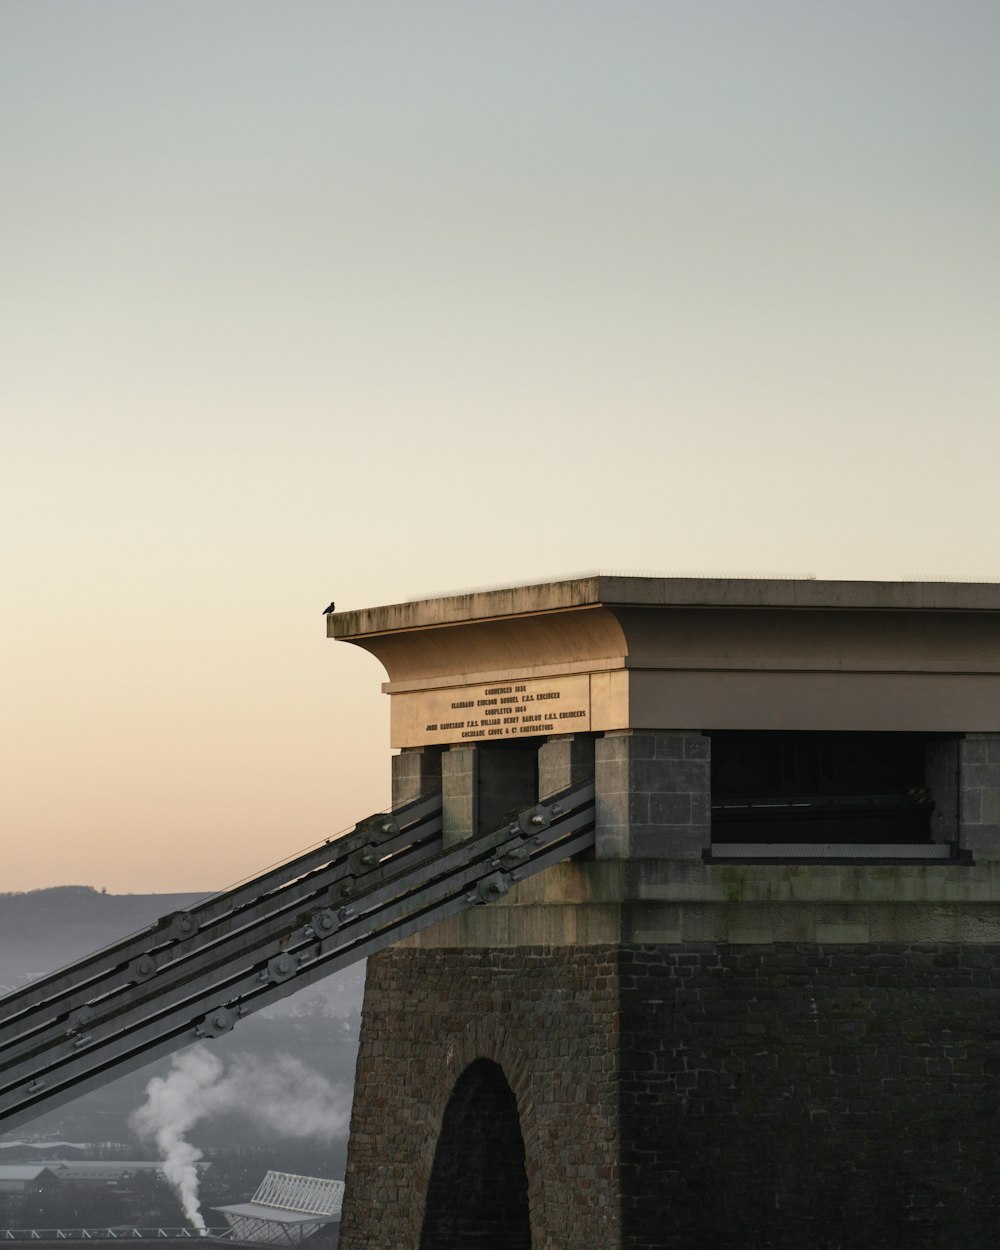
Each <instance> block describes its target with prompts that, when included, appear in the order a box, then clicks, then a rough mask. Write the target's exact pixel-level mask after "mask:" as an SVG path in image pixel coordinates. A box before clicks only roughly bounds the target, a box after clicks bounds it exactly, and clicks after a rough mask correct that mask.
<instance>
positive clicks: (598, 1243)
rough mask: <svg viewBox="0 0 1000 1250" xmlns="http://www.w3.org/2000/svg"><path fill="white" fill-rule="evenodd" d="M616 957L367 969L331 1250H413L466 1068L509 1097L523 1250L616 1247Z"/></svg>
mask: <svg viewBox="0 0 1000 1250" xmlns="http://www.w3.org/2000/svg"><path fill="white" fill-rule="evenodd" d="M617 963H618V954H617V948H616V947H614V946H607V947H568V948H553V947H518V948H513V949H508V950H427V951H421V950H390V951H386V952H384V953H382V954H380V955H376V956H375V957H373V958H372V959H370V960H369V961H368V977H367V983H366V988H365V1005H364V1014H363V1019H362V1031H361V1050H360V1053H359V1056H358V1068H357V1079H356V1083H355V1093H354V1110H353V1114H352V1122H351V1144H350V1154H349V1158H348V1168H347V1193H346V1195H345V1204H344V1213H343V1220H342V1223H341V1233H340V1250H417V1247H418V1246H419V1244H420V1231H421V1224H422V1220H423V1214H424V1205H425V1199H426V1195H427V1189H428V1184H429V1180H430V1175H431V1168H432V1165H433V1161H434V1151H435V1147H436V1144H437V1141H438V1136H439V1134H440V1131H441V1125H442V1121H443V1117H444V1112H445V1107H446V1106H447V1103H448V1100H449V1097H450V1095H451V1092H452V1090H453V1088H454V1086H455V1082H456V1081H457V1079H458V1077H459V1076H460V1075H461V1074H462V1073H463V1072H464V1071H465V1070H466V1069H467V1068H468V1066H469V1064H471V1063H472V1062H473V1061H474V1060H476V1059H479V1058H485V1059H490V1060H492V1061H493V1062H495V1063H497V1064H499V1065H500V1067H501V1068H502V1069H503V1072H504V1075H505V1076H506V1078H507V1081H508V1082H509V1084H510V1086H511V1087H512V1089H513V1092H514V1095H515V1097H516V1100H517V1107H518V1113H519V1117H520V1122H521V1132H522V1135H523V1138H524V1147H525V1166H526V1172H527V1179H528V1204H529V1209H530V1218H531V1244H532V1247H533V1250H582V1248H584V1247H600V1250H620V1247H621V1241H620V1235H619V1227H618V1220H619V1203H618V1196H617V1195H618V1154H619V1141H618V1083H617V1072H616V1069H617V1053H618V1028H617V1021H618V978H617Z"/></svg>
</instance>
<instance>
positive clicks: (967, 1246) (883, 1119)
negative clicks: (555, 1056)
mask: <svg viewBox="0 0 1000 1250" xmlns="http://www.w3.org/2000/svg"><path fill="white" fill-rule="evenodd" d="M621 987H622V1017H621V1036H622V1039H623V1045H622V1071H621V1107H622V1111H621V1116H622V1121H621V1122H622V1139H623V1147H622V1150H623V1153H622V1199H623V1245H624V1246H625V1247H626V1248H627V1250H654V1248H655V1250H666V1248H667V1247H670V1248H671V1250H705V1248H707V1247H711V1248H712V1250H737V1248H739V1250H764V1248H765V1247H767V1248H768V1250H903V1248H904V1247H905V1250H929V1248H931V1247H934V1248H938V1247H940V1248H942V1250H943V1248H947V1250H986V1247H994V1246H995V1245H996V1243H997V1236H998V1234H1000V1085H998V1074H1000V1010H998V1009H1000V947H996V946H990V947H983V946H979V947H975V946H954V945H919V946H888V945H871V946H839V945H837V946H813V945H791V944H789V945H787V946H783V945H782V946H767V947H752V946H705V947H700V948H699V947H687V948H683V947H631V948H624V949H623V950H622V953H621Z"/></svg>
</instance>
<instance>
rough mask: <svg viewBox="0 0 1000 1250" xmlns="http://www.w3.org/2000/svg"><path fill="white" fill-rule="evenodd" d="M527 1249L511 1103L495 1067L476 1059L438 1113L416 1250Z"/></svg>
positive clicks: (519, 1147) (519, 1142)
mask: <svg viewBox="0 0 1000 1250" xmlns="http://www.w3.org/2000/svg"><path fill="white" fill-rule="evenodd" d="M470 1244H471V1245H475V1246H477V1247H479V1248H480V1250H531V1229H530V1227H529V1218H528V1178H527V1175H526V1173H525V1170H524V1139H523V1138H522V1136H521V1125H520V1121H519V1119H518V1114H517V1101H516V1099H515V1098H514V1093H513V1091H512V1090H511V1088H510V1086H509V1085H508V1083H507V1079H506V1077H505V1076H504V1074H503V1070H502V1069H501V1068H500V1066H499V1065H498V1064H496V1063H492V1062H491V1061H490V1060H488V1059H477V1060H476V1061H475V1062H474V1063H472V1064H470V1065H469V1067H467V1068H466V1069H465V1071H464V1072H463V1073H462V1075H461V1076H460V1077H459V1078H458V1081H457V1082H456V1084H455V1088H454V1090H453V1092H452V1095H451V1100H450V1101H449V1103H448V1106H447V1108H446V1109H445V1113H444V1122H443V1124H442V1126H441V1136H440V1137H439V1138H438V1144H437V1150H436V1151H435V1154H434V1168H433V1171H432V1172H431V1182H430V1185H429V1187H428V1192H427V1206H426V1209H425V1213H424V1226H423V1232H422V1235H421V1238H420V1250H465V1247H466V1246H468V1245H470Z"/></svg>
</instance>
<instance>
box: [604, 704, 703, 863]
mask: <svg viewBox="0 0 1000 1250" xmlns="http://www.w3.org/2000/svg"><path fill="white" fill-rule="evenodd" d="M594 752H595V754H594V779H595V785H596V788H597V854H598V856H600V857H602V858H612V857H618V856H621V857H632V858H648V859H700V858H701V854H702V851H704V850H705V849H707V848H708V847H709V845H710V844H711V809H710V803H711V776H710V769H711V760H710V754H711V743H710V741H709V739H708V738H707V737H706V736H705V735H703V734H702V733H700V732H695V731H690V732H688V731H683V732H682V731H678V730H666V729H658V730H655V731H654V730H650V731H648V732H646V731H644V732H637V731H634V730H627V731H624V732H621V733H609V734H605V735H604V737H603V738H598V740H597V741H596V743H595V744H594Z"/></svg>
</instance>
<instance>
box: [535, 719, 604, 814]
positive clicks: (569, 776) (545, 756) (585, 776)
mask: <svg viewBox="0 0 1000 1250" xmlns="http://www.w3.org/2000/svg"><path fill="white" fill-rule="evenodd" d="M593 775H594V739H593V737H592V736H591V735H590V734H560V735H559V736H558V737H554V738H549V739H548V740H547V741H545V742H543V743H542V745H541V746H540V747H539V748H538V797H539V799H541V800H542V801H543V802H544V800H545V799H547V798H548V797H549V795H552V794H558V793H559V791H560V790H565V789H567V788H568V787H569V786H576V785H580V784H581V783H582V782H584V781H589V780H590V778H591V777H593Z"/></svg>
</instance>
